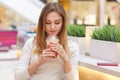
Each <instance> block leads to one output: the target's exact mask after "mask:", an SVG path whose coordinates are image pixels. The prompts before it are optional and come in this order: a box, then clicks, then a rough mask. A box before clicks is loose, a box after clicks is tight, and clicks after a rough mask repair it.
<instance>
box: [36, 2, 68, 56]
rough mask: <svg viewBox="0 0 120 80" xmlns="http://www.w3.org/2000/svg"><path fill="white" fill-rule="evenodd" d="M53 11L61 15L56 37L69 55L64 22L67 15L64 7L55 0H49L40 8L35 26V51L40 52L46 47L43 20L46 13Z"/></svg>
mask: <svg viewBox="0 0 120 80" xmlns="http://www.w3.org/2000/svg"><path fill="white" fill-rule="evenodd" d="M52 11H55V12H57V13H58V14H59V15H60V16H61V17H62V21H63V24H62V28H61V31H60V32H59V33H58V37H59V40H60V44H61V45H62V46H63V48H64V49H65V51H66V53H67V54H68V55H70V51H69V48H68V42H67V33H66V22H67V17H66V13H65V10H64V8H63V7H62V6H61V5H60V4H59V3H56V2H50V3H48V4H47V5H46V6H45V7H44V8H43V10H42V12H41V15H40V17H39V21H38V26H37V33H36V38H35V42H36V49H35V52H36V53H37V54H41V52H42V51H43V50H44V49H45V48H46V37H47V35H46V32H45V24H44V20H45V18H46V16H47V14H48V13H50V12H52Z"/></svg>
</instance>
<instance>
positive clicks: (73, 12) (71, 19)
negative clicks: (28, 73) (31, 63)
mask: <svg viewBox="0 0 120 80" xmlns="http://www.w3.org/2000/svg"><path fill="white" fill-rule="evenodd" d="M48 2H58V3H60V4H61V5H62V6H63V7H64V9H65V11H66V13H67V16H68V23H67V24H68V26H70V25H72V26H75V25H77V26H79V27H81V26H82V27H85V32H84V34H83V36H82V37H87V38H88V37H89V38H90V35H91V31H93V30H94V29H95V28H102V27H103V26H114V27H118V28H120V0H0V74H1V75H5V76H0V80H14V76H13V75H14V68H15V66H16V64H17V62H18V60H19V58H20V55H21V49H22V47H23V45H24V43H25V42H26V40H27V39H28V38H30V37H33V36H35V33H36V27H37V22H38V18H39V15H40V13H41V10H42V8H43V7H44V6H45V5H46V4H47V3H48ZM68 32H69V31H68ZM68 34H69V33H68ZM69 35H70V34H69ZM8 36H9V37H8ZM88 42H89V41H88V39H87V40H86V43H85V45H86V46H85V45H84V44H83V43H80V44H79V46H80V49H81V48H83V47H84V46H85V48H84V49H83V50H84V51H82V50H81V52H80V55H81V54H85V55H87V56H89V55H90V54H89V53H90V52H89V48H90V44H89V43H88ZM81 46H82V47H81ZM82 52H83V53H82ZM119 54H120V53H119ZM119 60H120V57H119ZM93 62H94V61H93ZM118 64H119V63H118ZM96 68H99V67H98V66H96V67H94V68H91V67H89V66H88V67H86V66H84V65H81V64H79V66H78V70H79V77H80V80H120V75H119V74H120V66H118V67H117V68H116V67H115V69H118V68H119V70H118V72H117V71H115V72H114V71H112V70H111V69H110V70H108V72H104V69H103V71H100V70H98V69H96ZM100 69H101V68H100ZM107 69H108V68H105V70H107ZM110 71H112V72H113V75H112V74H109V73H112V72H110ZM6 76H7V77H6Z"/></svg>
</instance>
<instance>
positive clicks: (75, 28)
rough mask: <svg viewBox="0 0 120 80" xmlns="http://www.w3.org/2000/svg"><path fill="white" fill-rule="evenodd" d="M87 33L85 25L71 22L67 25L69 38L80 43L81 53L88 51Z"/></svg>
mask: <svg viewBox="0 0 120 80" xmlns="http://www.w3.org/2000/svg"><path fill="white" fill-rule="evenodd" d="M85 33H86V27H85V26H84V25H75V24H69V25H68V26H67V34H68V39H69V40H73V41H75V42H76V43H77V44H78V45H79V49H80V54H84V53H85V52H87V51H86V50H87V49H86V45H87V44H86V38H85Z"/></svg>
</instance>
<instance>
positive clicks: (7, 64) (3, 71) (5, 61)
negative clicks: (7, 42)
mask: <svg viewBox="0 0 120 80" xmlns="http://www.w3.org/2000/svg"><path fill="white" fill-rule="evenodd" d="M16 58H17V55H16V50H10V51H9V52H0V80H14V69H15V67H16V65H17V62H18V60H12V59H16Z"/></svg>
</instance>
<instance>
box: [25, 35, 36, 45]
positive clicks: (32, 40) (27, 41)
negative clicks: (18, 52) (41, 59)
mask: <svg viewBox="0 0 120 80" xmlns="http://www.w3.org/2000/svg"><path fill="white" fill-rule="evenodd" d="M34 39H35V38H34V37H30V38H28V39H27V40H26V42H25V45H33V43H34Z"/></svg>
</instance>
